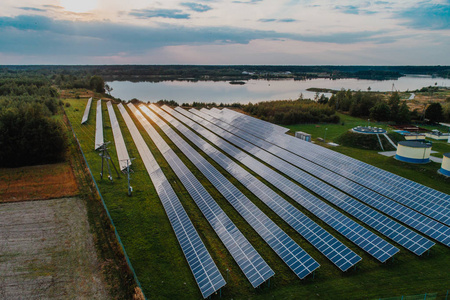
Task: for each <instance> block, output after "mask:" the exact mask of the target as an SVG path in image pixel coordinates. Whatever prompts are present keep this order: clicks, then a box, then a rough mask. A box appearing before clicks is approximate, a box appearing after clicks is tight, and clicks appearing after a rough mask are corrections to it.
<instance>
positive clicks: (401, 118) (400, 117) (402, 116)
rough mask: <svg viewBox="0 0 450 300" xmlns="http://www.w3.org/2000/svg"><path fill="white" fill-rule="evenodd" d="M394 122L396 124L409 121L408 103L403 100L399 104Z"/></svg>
mask: <svg viewBox="0 0 450 300" xmlns="http://www.w3.org/2000/svg"><path fill="white" fill-rule="evenodd" d="M395 122H396V123H397V124H408V123H410V122H411V112H410V111H409V108H408V105H406V102H405V101H403V102H402V105H401V106H400V109H399V111H398V114H397V117H396V119H395Z"/></svg>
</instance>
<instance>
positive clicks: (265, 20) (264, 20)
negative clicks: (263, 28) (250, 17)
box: [258, 19, 277, 23]
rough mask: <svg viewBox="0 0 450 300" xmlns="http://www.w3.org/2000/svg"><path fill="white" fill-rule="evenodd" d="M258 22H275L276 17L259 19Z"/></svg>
mask: <svg viewBox="0 0 450 300" xmlns="http://www.w3.org/2000/svg"><path fill="white" fill-rule="evenodd" d="M258 21H259V22H264V23H270V22H276V21H277V19H259V20H258Z"/></svg>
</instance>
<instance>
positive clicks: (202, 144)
mask: <svg viewBox="0 0 450 300" xmlns="http://www.w3.org/2000/svg"><path fill="white" fill-rule="evenodd" d="M150 107H151V108H152V109H153V110H154V111H156V112H157V113H158V114H159V115H161V117H163V118H164V119H166V120H167V121H169V122H170V123H171V124H172V125H174V126H175V127H176V128H177V129H178V130H179V131H180V132H181V133H183V134H184V135H185V136H186V137H187V138H188V139H189V140H190V141H191V142H193V143H194V144H195V145H196V146H198V147H199V148H200V149H201V150H202V151H203V152H205V153H206V154H207V155H209V156H210V157H211V158H212V159H213V160H214V161H216V162H217V163H218V164H219V165H220V166H222V167H223V168H224V169H226V170H227V171H228V172H229V173H230V174H231V175H233V176H234V177H235V178H236V179H238V180H239V181H240V182H241V183H242V184H243V185H244V186H245V187H246V188H247V189H249V190H250V191H251V192H252V193H253V194H255V195H256V196H257V197H258V198H259V199H261V200H262V201H263V202H264V203H265V204H266V205H267V206H269V207H270V208H271V209H272V210H273V211H274V212H275V213H277V214H278V215H279V216H280V217H281V218H282V219H283V220H284V221H286V222H287V223H288V224H289V225H290V226H292V227H293V228H294V229H295V230H297V231H298V232H299V233H300V234H301V235H302V236H304V237H305V238H306V239H307V240H308V241H309V242H310V243H311V244H313V245H314V246H315V247H316V248H317V249H318V250H319V251H320V252H322V253H323V254H324V255H325V256H326V257H327V258H328V259H330V260H331V261H332V262H333V263H334V264H335V265H336V266H337V267H338V268H340V269H341V270H342V271H346V270H348V269H349V268H350V267H352V266H353V265H354V264H356V263H357V262H358V261H360V260H361V258H360V257H359V256H358V255H357V254H356V253H354V252H353V251H352V250H350V249H349V248H348V247H346V246H345V245H344V244H342V243H341V242H340V241H339V240H337V239H336V238H335V237H333V236H332V235H331V234H330V233H328V232H327V231H325V230H324V229H323V228H322V227H320V226H319V225H317V224H316V223H314V221H312V220H311V219H310V218H308V217H307V216H305V215H304V214H303V213H301V212H300V211H299V210H298V209H296V208H295V207H294V206H293V205H291V204H290V203H289V202H287V201H286V200H284V199H283V198H282V197H281V196H280V195H278V194H277V193H275V192H274V191H273V190H271V189H270V188H269V187H268V186H267V185H265V184H264V183H262V182H261V181H260V180H258V179H257V178H256V177H254V176H253V175H251V174H250V173H249V172H247V171H246V170H245V169H243V168H242V167H240V166H239V165H238V164H237V163H235V162H234V161H233V160H231V159H230V158H228V157H227V156H226V155H224V154H223V153H221V152H220V151H218V150H217V149H215V148H214V147H212V146H211V145H210V144H209V143H207V142H206V141H205V140H203V139H202V138H201V137H199V136H198V135H196V134H195V133H193V132H192V131H191V130H189V129H188V128H187V127H186V126H184V125H183V124H182V123H181V122H178V121H177V120H175V119H174V118H173V117H171V116H170V115H169V114H167V113H165V112H164V111H163V110H161V109H159V108H158V107H157V106H155V105H151V106H150ZM171 113H173V114H175V113H176V112H173V111H171ZM177 117H178V118H179V119H180V120H182V121H184V122H189V121H190V120H189V119H187V118H184V117H183V116H179V115H177ZM154 118H155V117H152V119H154ZM183 118H184V119H183ZM190 122H191V123H190V126H192V127H195V126H198V127H201V126H199V125H198V124H195V123H194V122H192V121H190Z"/></svg>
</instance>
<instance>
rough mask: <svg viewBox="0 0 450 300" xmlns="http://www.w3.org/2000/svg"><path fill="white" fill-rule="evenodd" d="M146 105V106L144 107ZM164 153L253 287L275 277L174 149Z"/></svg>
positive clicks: (157, 140) (162, 143)
mask: <svg viewBox="0 0 450 300" xmlns="http://www.w3.org/2000/svg"><path fill="white" fill-rule="evenodd" d="M129 107H130V109H131V111H132V112H133V113H134V114H135V116H136V117H137V119H138V120H139V122H140V123H141V124H142V126H143V127H144V129H145V130H146V131H147V133H148V134H149V136H150V137H151V139H152V140H153V142H154V143H155V145H156V146H157V147H158V149H160V150H163V149H167V148H170V147H169V145H167V143H166V142H165V141H164V139H163V138H162V137H161V136H160V135H159V134H158V132H157V131H156V130H155V129H154V128H153V127H152V125H151V124H150V123H149V122H148V121H147V119H145V117H144V116H143V115H142V114H141V112H139V111H138V110H137V109H136V107H135V106H134V105H132V104H129ZM142 107H143V106H142V105H141V108H142ZM143 108H144V109H146V108H145V107H143ZM147 110H148V108H147ZM156 121H158V120H156ZM161 122H162V121H161ZM157 123H160V122H157ZM158 125H159V124H158ZM160 127H162V126H160ZM169 129H170V128H169ZM163 130H164V132H165V133H166V134H167V135H168V136H169V137H171V135H172V134H174V132H170V130H169V131H168V130H167V128H163ZM167 131H168V132H167ZM171 138H172V137H171ZM174 142H175V144H176V145H177V146H178V147H179V148H180V149H182V150H184V151H191V150H190V149H185V148H182V147H183V145H182V144H180V143H178V141H177V140H175V139H174ZM161 153H162V155H163V156H164V158H165V159H166V161H167V162H168V163H169V165H170V167H171V168H172V170H173V171H174V172H175V174H176V175H177V177H178V178H179V179H180V181H181V182H182V184H183V185H184V186H185V188H186V190H187V191H188V192H189V194H190V195H191V197H192V199H194V201H195V203H196V204H197V206H198V207H199V208H200V210H201V211H202V213H203V215H204V216H205V217H206V219H207V220H208V222H209V223H210V224H211V226H212V227H213V229H214V231H215V232H216V233H217V235H218V236H219V238H220V239H221V241H222V242H223V243H224V245H225V247H226V248H227V249H228V251H229V252H230V253H231V255H232V256H233V258H234V259H235V261H236V263H237V264H238V266H239V267H240V268H241V270H242V272H244V274H245V276H246V277H247V278H248V280H249V281H250V283H251V284H252V285H253V287H255V288H256V287H258V286H259V285H260V284H262V283H264V282H265V281H266V280H267V279H269V278H270V277H272V276H273V275H274V274H275V272H274V271H273V270H272V269H271V268H270V267H269V265H268V264H267V263H266V262H265V261H264V259H263V258H262V257H261V255H259V253H258V252H257V251H256V250H255V248H253V246H252V245H251V244H250V243H249V241H248V240H247V239H246V238H245V237H244V235H243V234H242V233H241V232H240V231H239V229H238V228H237V227H236V225H234V223H233V222H232V221H231V220H230V218H228V216H227V215H226V214H225V212H224V211H223V210H222V209H221V208H220V206H219V205H217V203H216V201H215V200H214V199H213V197H212V196H211V195H210V194H209V193H208V192H207V190H206V189H205V188H204V187H203V186H202V184H201V183H200V182H199V181H198V179H197V178H196V177H195V176H194V174H192V172H191V171H189V169H188V168H187V167H186V165H185V164H184V163H183V162H182V161H181V159H180V158H179V157H178V156H177V155H176V154H175V152H174V151H173V150H172V149H169V150H166V151H162V152H161Z"/></svg>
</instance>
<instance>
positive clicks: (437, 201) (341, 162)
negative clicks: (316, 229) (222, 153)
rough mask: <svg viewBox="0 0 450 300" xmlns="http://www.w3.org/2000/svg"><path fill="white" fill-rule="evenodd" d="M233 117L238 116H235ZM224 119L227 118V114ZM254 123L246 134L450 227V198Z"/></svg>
mask: <svg viewBox="0 0 450 300" xmlns="http://www.w3.org/2000/svg"><path fill="white" fill-rule="evenodd" d="M224 111H225V110H224ZM227 111H230V110H227ZM210 112H211V113H212V114H216V115H217V111H213V110H211V111H210ZM232 114H233V115H234V114H237V113H236V112H233V113H232ZM221 115H222V116H223V115H224V113H222V114H221ZM252 119H253V120H256V119H255V118H251V117H249V116H246V115H242V117H241V118H240V120H245V122H247V123H248V124H249V126H247V127H245V130H246V131H249V132H251V133H252V134H255V135H257V136H259V137H261V138H263V139H266V140H268V141H270V142H272V143H274V144H276V145H279V146H281V147H283V148H286V149H289V150H290V151H292V152H294V153H296V154H297V155H299V156H302V157H305V158H307V159H309V160H311V161H313V162H315V163H319V164H321V165H322V166H324V167H327V168H329V169H330V170H333V171H334V172H338V173H339V174H341V175H343V176H346V177H348V178H350V179H352V180H354V181H356V182H358V183H361V184H363V185H366V186H367V187H369V188H371V189H373V190H375V191H377V192H379V193H380V194H383V195H385V196H387V197H390V198H392V199H394V200H396V201H398V202H400V203H402V204H404V205H407V206H409V207H411V208H413V209H415V210H417V211H420V212H422V213H424V214H426V215H428V216H430V217H432V218H435V219H436V220H438V221H441V222H443V223H444V224H447V225H450V213H449V212H450V202H449V201H450V195H447V194H444V193H441V192H439V191H436V190H433V189H430V188H428V187H425V186H423V185H420V184H418V183H416V182H413V181H410V180H408V179H405V178H403V177H400V176H398V175H395V174H392V173H390V172H387V171H384V170H381V169H379V168H376V167H374V166H371V165H368V164H366V163H363V162H361V161H358V160H355V159H353V158H350V157H348V156H345V155H343V154H340V153H336V152H334V151H331V150H329V149H326V148H323V147H320V146H317V145H314V144H311V143H307V142H305V141H302V140H299V139H295V138H293V137H290V136H287V135H277V134H274V135H267V134H265V133H264V132H262V131H261V130H260V124H259V123H257V122H256V121H251V120H252ZM234 120H236V119H234ZM233 122H234V121H233ZM235 125H239V123H235ZM299 149H303V150H306V149H308V150H310V151H300V150H299Z"/></svg>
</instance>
